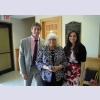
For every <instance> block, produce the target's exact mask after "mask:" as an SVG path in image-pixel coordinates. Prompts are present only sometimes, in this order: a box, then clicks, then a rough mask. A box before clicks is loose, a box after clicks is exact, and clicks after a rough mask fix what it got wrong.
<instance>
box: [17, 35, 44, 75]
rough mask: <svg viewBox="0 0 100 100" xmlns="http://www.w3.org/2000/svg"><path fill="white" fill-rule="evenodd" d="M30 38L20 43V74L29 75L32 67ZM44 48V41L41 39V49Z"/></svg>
mask: <svg viewBox="0 0 100 100" xmlns="http://www.w3.org/2000/svg"><path fill="white" fill-rule="evenodd" d="M30 38H31V36H30V37H27V38H24V39H22V40H21V41H20V48H19V59H18V61H19V67H20V74H24V73H27V74H29V71H30V66H31V63H32V62H31V61H32V60H31V41H30ZM42 46H44V39H42V38H40V47H42Z"/></svg>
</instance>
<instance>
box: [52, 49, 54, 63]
mask: <svg viewBox="0 0 100 100" xmlns="http://www.w3.org/2000/svg"><path fill="white" fill-rule="evenodd" d="M51 55H52V62H53V65H54V50H51Z"/></svg>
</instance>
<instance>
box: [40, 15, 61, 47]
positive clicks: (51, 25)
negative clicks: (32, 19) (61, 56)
mask: <svg viewBox="0 0 100 100" xmlns="http://www.w3.org/2000/svg"><path fill="white" fill-rule="evenodd" d="M40 23H41V26H42V31H41V35H40V36H41V37H42V38H43V39H46V36H47V35H48V34H49V33H50V31H53V32H54V33H55V34H57V35H58V38H59V42H60V45H62V30H61V27H62V24H61V16H60V17H52V18H46V19H41V20H40Z"/></svg>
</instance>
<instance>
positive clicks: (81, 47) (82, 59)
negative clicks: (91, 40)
mask: <svg viewBox="0 0 100 100" xmlns="http://www.w3.org/2000/svg"><path fill="white" fill-rule="evenodd" d="M66 48H67V46H65V47H64V51H65V54H66V56H67V51H66ZM86 56H87V51H86V48H85V46H84V45H83V44H82V43H80V44H79V51H78V52H77V54H76V58H77V60H78V63H79V64H81V62H85V61H86ZM67 60H68V62H69V59H68V58H67Z"/></svg>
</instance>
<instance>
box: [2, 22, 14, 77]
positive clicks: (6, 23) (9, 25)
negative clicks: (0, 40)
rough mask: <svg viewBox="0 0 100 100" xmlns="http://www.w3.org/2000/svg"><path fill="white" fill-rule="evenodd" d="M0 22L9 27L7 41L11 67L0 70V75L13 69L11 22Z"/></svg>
mask: <svg viewBox="0 0 100 100" xmlns="http://www.w3.org/2000/svg"><path fill="white" fill-rule="evenodd" d="M0 24H2V25H3V24H5V25H7V27H8V29H9V31H8V32H9V33H8V34H9V43H10V57H11V68H8V69H5V70H3V71H0V75H2V74H5V73H8V72H10V71H14V51H13V50H14V49H13V38H12V37H13V35H12V23H8V22H0Z"/></svg>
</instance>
